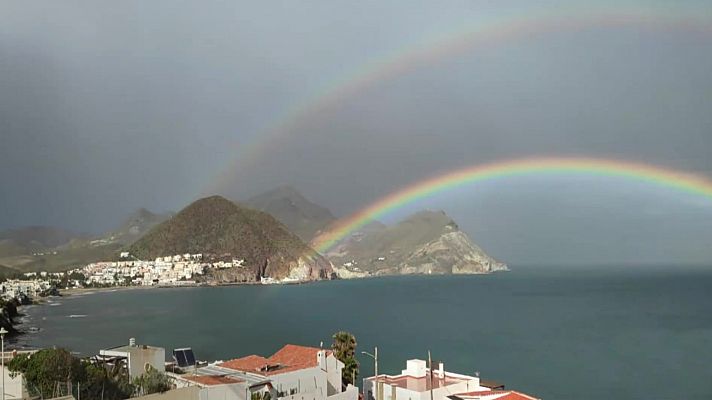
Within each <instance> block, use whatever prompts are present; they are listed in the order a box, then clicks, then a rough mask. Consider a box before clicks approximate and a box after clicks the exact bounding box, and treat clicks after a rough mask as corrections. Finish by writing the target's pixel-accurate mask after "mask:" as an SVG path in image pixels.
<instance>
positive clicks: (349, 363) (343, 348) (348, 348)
mask: <svg viewBox="0 0 712 400" xmlns="http://www.w3.org/2000/svg"><path fill="white" fill-rule="evenodd" d="M333 339H334V343H333V344H332V345H331V349H332V350H333V351H334V356H335V357H336V359H337V360H339V361H341V362H342V363H344V369H343V370H342V371H341V384H342V385H343V386H344V387H346V386H347V385H348V384H352V385H355V384H356V383H355V382H354V381H355V380H356V377H357V376H358V367H359V364H358V361H357V360H356V337H355V336H354V335H353V334H351V333H349V332H346V331H339V332H336V333H335V334H334V336H333Z"/></svg>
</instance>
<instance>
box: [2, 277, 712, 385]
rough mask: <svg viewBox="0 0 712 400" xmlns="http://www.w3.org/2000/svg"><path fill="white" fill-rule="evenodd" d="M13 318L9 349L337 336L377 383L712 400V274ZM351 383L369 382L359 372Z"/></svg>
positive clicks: (330, 290)
mask: <svg viewBox="0 0 712 400" xmlns="http://www.w3.org/2000/svg"><path fill="white" fill-rule="evenodd" d="M50 303H53V304H54V305H47V304H45V305H41V306H30V307H25V308H23V310H22V311H23V312H25V313H26V314H27V316H26V317H25V322H24V323H23V325H24V326H23V328H25V329H27V328H29V327H38V328H40V331H39V332H37V333H29V334H26V335H23V336H22V337H21V338H19V340H18V341H17V343H16V345H25V346H35V347H51V346H57V347H65V348H68V349H71V350H72V351H75V352H78V353H80V354H81V355H84V356H89V355H93V354H96V353H98V351H99V349H101V348H107V347H112V346H117V345H121V344H126V343H128V340H129V338H130V337H135V338H136V339H137V342H138V343H140V344H150V345H155V346H162V347H165V348H166V353H167V354H169V353H170V351H171V349H173V348H178V347H186V346H189V347H192V348H193V349H194V351H195V353H196V356H197V357H198V358H199V359H203V360H216V359H230V358H235V357H239V356H244V355H248V354H262V355H269V354H271V353H272V352H274V351H275V350H277V349H279V348H280V347H281V346H282V345H284V344H286V343H294V344H302V345H311V346H319V345H320V343H322V342H323V344H324V346H329V345H330V343H331V335H332V334H333V333H334V332H336V331H338V330H348V331H351V332H352V333H354V334H355V335H356V337H357V340H358V346H359V350H367V351H372V349H373V347H374V346H378V347H379V355H380V360H379V369H380V371H381V372H385V373H391V374H395V373H399V372H400V370H401V369H403V368H405V361H406V360H407V359H409V358H421V359H425V358H427V351H428V350H431V352H432V354H433V358H434V359H436V360H442V361H443V362H444V363H445V368H446V369H447V370H449V371H453V372H460V373H467V374H473V373H474V372H475V371H479V372H480V374H481V376H482V377H483V378H485V379H493V380H496V381H500V382H503V383H505V384H506V385H507V387H508V388H513V389H519V390H521V391H523V392H525V393H530V394H533V395H535V396H538V397H541V398H545V399H572V398H575V399H600V398H607V399H638V398H646V399H673V398H680V397H681V396H682V397H684V398H687V399H710V398H712V368H711V367H710V362H711V361H712V268H703V267H675V266H668V267H645V268H643V267H635V268H632V267H625V268H624V267H619V268H611V267H608V268H600V267H596V268H594V267H591V268H564V267H556V268H555V267H520V268H517V267H515V268H513V271H512V272H507V273H497V274H492V275H482V276H402V277H387V278H377V279H363V280H344V281H331V282H318V283H313V284H308V285H288V286H233V287H211V288H207V287H206V288H178V289H147V290H117V291H114V292H106V291H104V292H98V293H95V294H88V295H82V296H69V297H63V298H58V299H53V300H51V301H50ZM360 361H361V372H362V374H361V376H362V377H363V376H365V375H367V374H371V373H372V372H373V364H372V360H371V359H369V358H364V357H362V358H360Z"/></svg>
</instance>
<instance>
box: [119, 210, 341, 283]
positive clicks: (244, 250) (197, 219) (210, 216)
mask: <svg viewBox="0 0 712 400" xmlns="http://www.w3.org/2000/svg"><path fill="white" fill-rule="evenodd" d="M128 250H129V251H130V252H131V254H133V255H134V256H136V257H138V258H141V259H153V258H156V257H159V256H166V255H173V254H182V253H204V254H213V255H217V256H219V257H222V258H226V259H228V258H239V259H245V261H246V265H248V266H250V267H252V268H253V269H254V271H255V276H256V277H259V276H273V277H284V276H286V275H288V274H289V271H290V267H293V266H295V265H296V264H297V261H298V260H299V259H300V258H302V259H309V260H312V262H313V263H314V267H315V268H317V269H319V270H325V271H326V270H328V269H329V264H328V261H326V260H325V259H323V258H322V257H321V256H320V255H318V254H317V253H316V252H315V251H314V250H312V249H311V248H310V247H309V246H307V245H306V244H305V243H304V242H302V241H301V240H300V239H299V238H298V237H297V236H295V235H294V234H292V233H290V232H289V231H288V230H287V228H286V227H285V226H284V225H282V224H281V223H280V222H279V221H277V220H276V219H274V218H273V217H272V216H271V215H269V214H266V213H264V212H261V211H257V210H253V209H250V208H246V207H242V206H239V205H237V204H235V203H233V202H231V201H229V200H227V199H225V198H223V197H220V196H212V197H208V198H204V199H200V200H197V201H195V202H194V203H192V204H190V205H189V206H187V207H186V208H184V209H183V210H181V211H180V212H179V213H178V214H176V215H175V216H174V217H173V218H171V219H169V220H167V221H165V222H163V223H162V224H160V225H158V226H156V227H155V228H153V229H152V230H151V231H149V232H148V233H147V234H146V235H144V236H143V237H142V238H141V239H139V240H138V241H136V242H135V243H134V244H133V245H131V246H130V247H129V249H128Z"/></svg>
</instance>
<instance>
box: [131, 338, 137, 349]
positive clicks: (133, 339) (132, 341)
mask: <svg viewBox="0 0 712 400" xmlns="http://www.w3.org/2000/svg"><path fill="white" fill-rule="evenodd" d="M129 346H130V347H136V338H130V339H129Z"/></svg>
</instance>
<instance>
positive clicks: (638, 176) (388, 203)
mask: <svg viewBox="0 0 712 400" xmlns="http://www.w3.org/2000/svg"><path fill="white" fill-rule="evenodd" d="M549 174H553V175H594V176H602V177H611V178H619V179H628V180H634V181H639V182H643V183H649V184H652V185H657V186H662V187H666V188H671V189H675V190H678V191H682V192H687V193H692V194H695V195H700V196H704V197H706V198H708V199H710V201H712V181H710V180H708V179H706V178H704V177H702V176H699V175H694V174H690V173H686V172H682V171H675V170H671V169H666V168H661V167H656V166H652V165H647V164H640V163H634V162H627V161H616V160H607V159H595V158H578V157H577V158H530V159H518V160H510V161H503V162H496V163H492V164H484V165H474V166H470V167H466V168H462V169H458V170H455V171H451V172H447V173H445V174H442V175H440V176H436V177H432V178H429V179H426V180H423V181H420V182H416V183H414V184H412V185H410V186H407V187H405V188H403V189H401V190H398V191H396V192H394V193H391V194H389V195H387V196H385V197H383V198H381V199H380V200H378V201H376V202H374V203H372V204H371V205H369V206H367V207H366V208H363V209H361V210H360V211H358V212H356V213H354V214H352V215H351V216H350V217H348V218H346V219H344V220H342V221H341V222H340V223H338V224H337V225H336V226H334V227H332V228H331V229H330V230H329V231H328V232H326V233H324V234H322V235H320V236H319V237H317V238H316V239H315V240H314V241H313V242H312V247H313V248H314V249H315V250H316V251H318V252H320V253H324V252H326V251H328V250H329V249H331V248H332V247H333V246H334V245H335V244H336V243H338V242H339V241H341V240H342V239H344V238H346V237H347V236H349V235H350V234H351V233H353V232H354V231H357V230H358V229H359V228H361V227H363V226H364V225H366V224H367V223H369V222H370V221H373V220H376V219H378V218H380V217H383V216H384V215H386V214H388V213H390V212H392V211H395V210H397V209H399V208H401V207H404V206H406V205H408V204H410V203H413V202H415V201H418V200H421V199H424V198H427V197H429V196H431V195H433V194H436V193H440V192H444V191H447V190H449V189H452V188H455V187H459V186H464V185H471V184H475V183H478V182H483V181H491V180H499V179H503V178H508V177H515V176H526V175H549Z"/></svg>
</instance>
